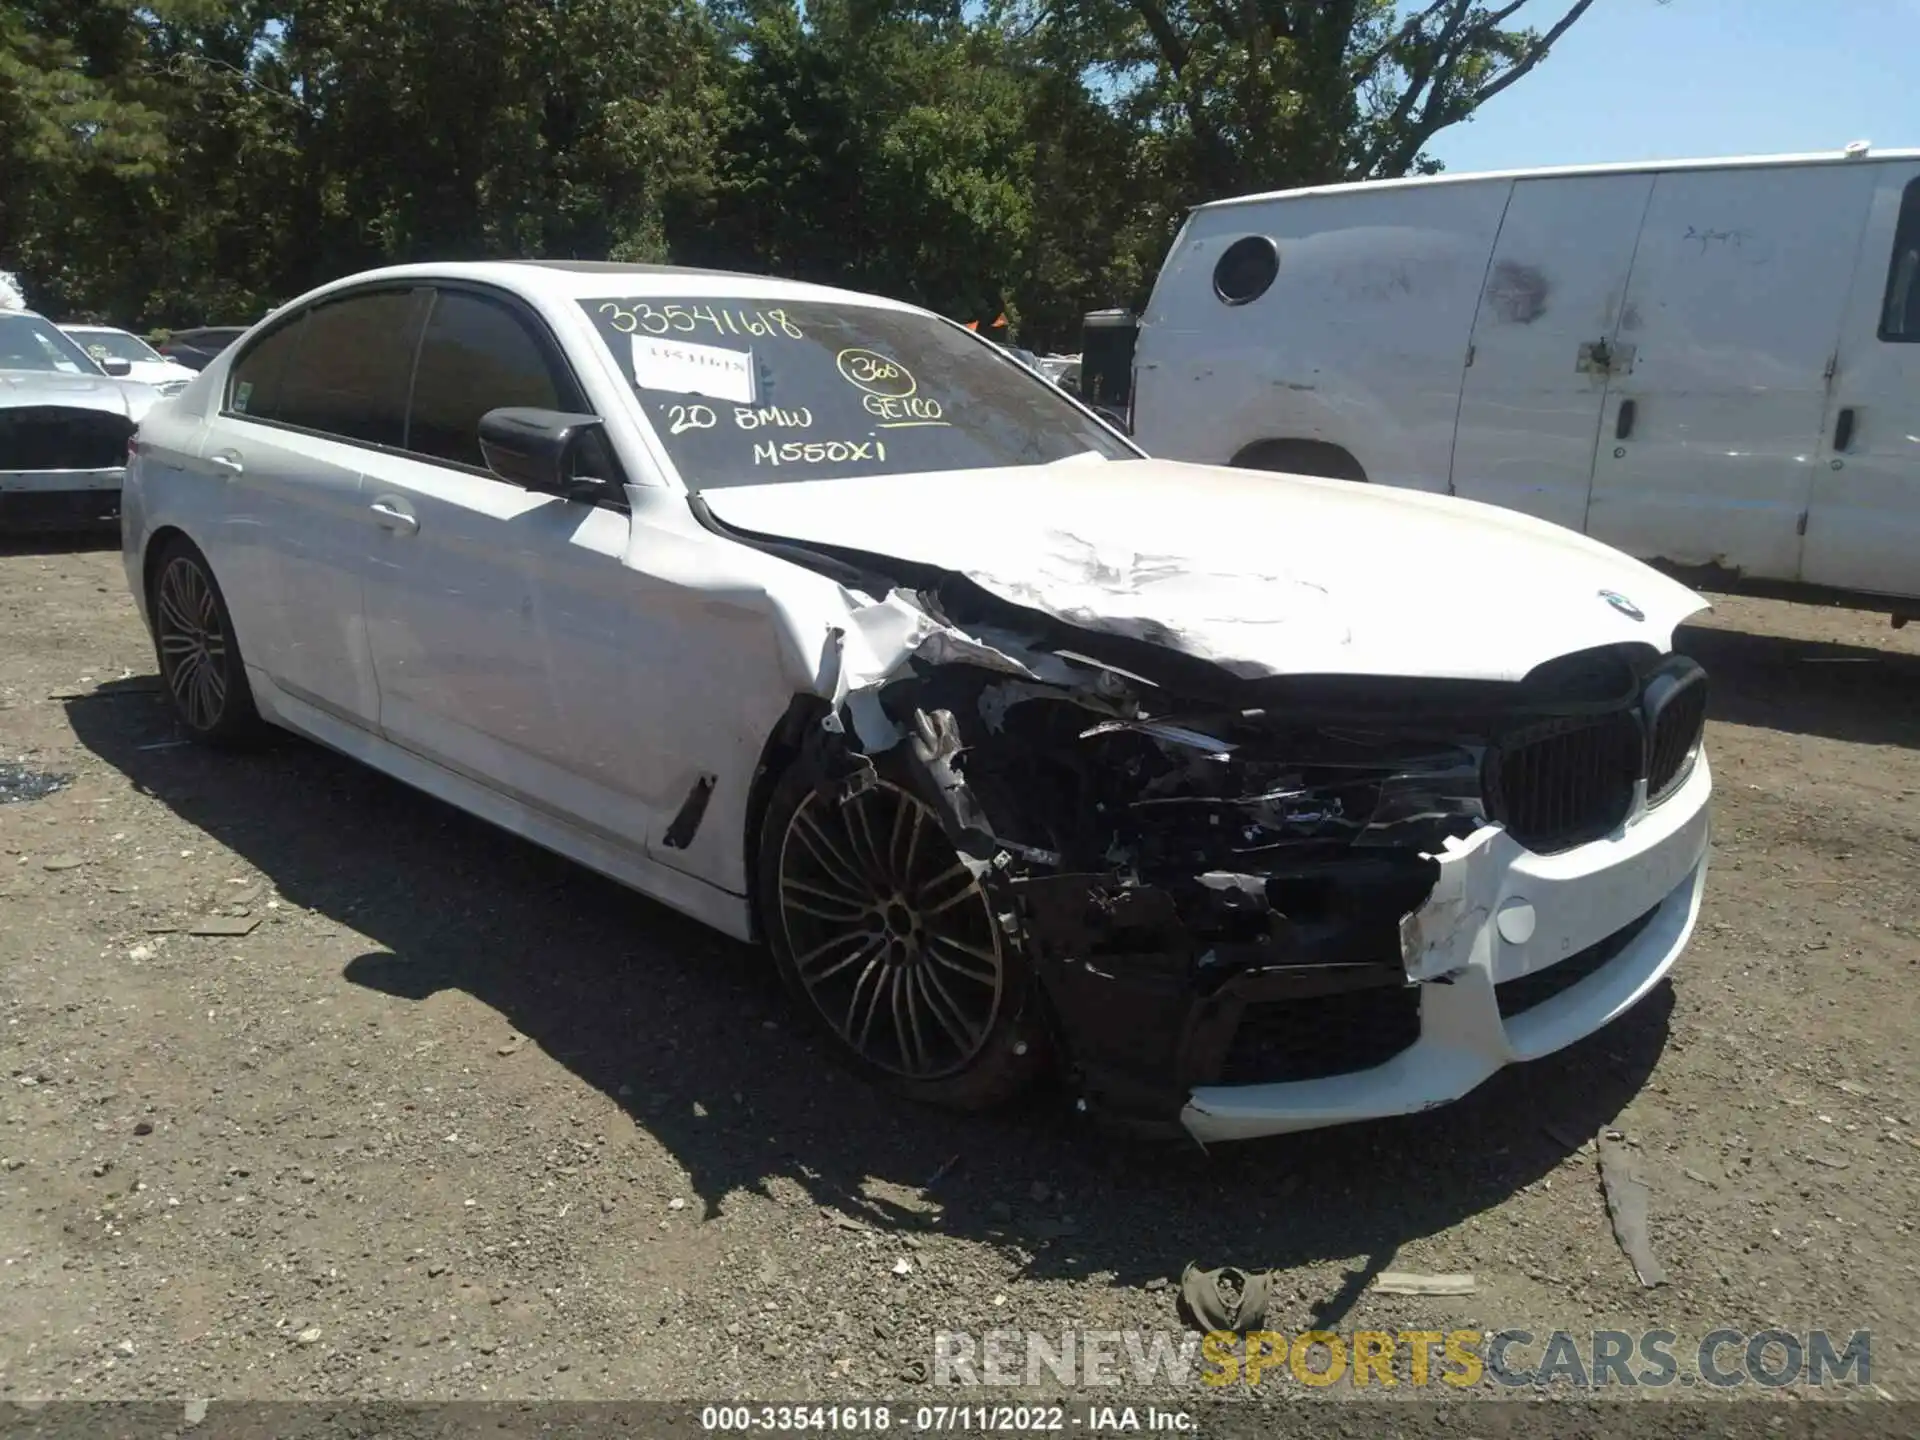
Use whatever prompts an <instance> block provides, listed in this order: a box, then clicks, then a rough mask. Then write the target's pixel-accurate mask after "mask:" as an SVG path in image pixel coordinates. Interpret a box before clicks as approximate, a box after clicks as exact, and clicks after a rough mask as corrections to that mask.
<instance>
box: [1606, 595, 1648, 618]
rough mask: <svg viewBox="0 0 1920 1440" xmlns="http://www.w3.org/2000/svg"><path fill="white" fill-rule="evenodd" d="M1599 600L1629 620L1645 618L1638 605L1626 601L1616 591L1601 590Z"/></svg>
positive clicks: (1625, 598) (1624, 597)
mask: <svg viewBox="0 0 1920 1440" xmlns="http://www.w3.org/2000/svg"><path fill="white" fill-rule="evenodd" d="M1600 598H1601V599H1602V600H1604V601H1606V602H1607V604H1609V605H1611V606H1612V607H1613V608H1614V609H1616V610H1618V611H1619V612H1620V613H1621V614H1622V615H1624V616H1626V617H1627V618H1628V619H1629V620H1644V619H1646V618H1647V617H1646V615H1645V613H1644V612H1642V610H1641V609H1640V607H1639V606H1638V605H1636V604H1634V603H1633V602H1632V601H1631V600H1629V599H1627V597H1626V596H1624V595H1622V594H1621V593H1620V592H1619V591H1618V590H1602V591H1601V592H1600Z"/></svg>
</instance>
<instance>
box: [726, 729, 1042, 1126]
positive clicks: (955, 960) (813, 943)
mask: <svg viewBox="0 0 1920 1440" xmlns="http://www.w3.org/2000/svg"><path fill="white" fill-rule="evenodd" d="M820 780H821V775H820V772H819V771H818V769H817V768H816V766H815V764H814V763H813V762H812V761H811V760H810V759H809V758H808V757H806V756H804V755H803V756H802V757H801V758H800V759H798V760H797V761H795V763H794V764H793V765H792V766H791V767H790V768H789V769H788V770H787V772H786V774H785V775H783V776H782V777H781V779H780V782H779V784H778V785H777V786H776V787H775V789H774V793H773V797H772V800H771V802H770V803H769V805H768V807H767V818H766V823H765V824H764V825H763V826H762V828H761V832H760V846H759V856H758V866H757V870H758V874H757V877H756V878H757V880H758V896H759V901H760V904H759V907H758V908H759V911H760V914H761V916H762V917H763V921H764V925H765V930H766V936H767V944H768V947H769V948H770V949H771V950H772V952H773V958H774V963H775V964H776V966H777V967H778V968H779V971H780V976H781V978H782V980H784V981H785V982H786V985H787V988H788V990H789V991H791V992H792V994H793V996H794V999H795V1000H796V1002H797V1003H798V1004H799V1005H800V1006H801V1008H802V1009H803V1010H805V1012H806V1013H807V1015H808V1017H809V1018H810V1020H811V1021H812V1022H813V1023H814V1024H815V1025H816V1026H817V1027H818V1028H819V1029H820V1030H821V1031H822V1032H823V1033H824V1034H825V1036H826V1037H827V1039H828V1041H829V1043H830V1044H831V1045H832V1047H833V1049H834V1051H835V1053H836V1055H837V1056H838V1057H839V1058H840V1059H841V1060H842V1062H843V1063H845V1064H847V1065H849V1066H850V1067H851V1068H852V1069H854V1070H855V1071H856V1072H858V1073H860V1074H861V1075H863V1076H865V1077H866V1078H868V1079H869V1080H871V1081H873V1082H874V1083H876V1084H878V1085H880V1086H881V1087H883V1088H885V1089H887V1090H891V1091H893V1092H894V1093H896V1094H899V1095H902V1096H905V1097H907V1098H909V1099H913V1100H919V1101H924V1102H928V1103H931V1104H936V1105H942V1106H945V1107H947V1108H949V1109H955V1110H984V1109H988V1108H990V1107H992V1106H995V1105H999V1104H1001V1103H1003V1102H1005V1101H1008V1100H1011V1099H1012V1098H1013V1097H1014V1096H1016V1095H1018V1094H1019V1093H1020V1092H1021V1091H1022V1090H1024V1089H1026V1088H1027V1087H1028V1085H1029V1084H1030V1083H1031V1082H1032V1081H1033V1079H1034V1078H1035V1077H1036V1076H1037V1075H1038V1073H1039V1071H1040V1069H1041V1066H1042V1064H1043V1062H1044V1049H1045V1046H1044V1041H1045V1029H1044V1026H1043V1024H1042V1021H1041V1012H1040V1004H1039V1001H1038V995H1037V990H1036V987H1035V985H1034V982H1033V976H1032V972H1031V970H1030V969H1029V968H1028V965H1027V961H1026V957H1025V955H1024V954H1023V953H1022V951H1021V949H1020V947H1019V946H1018V945H1016V944H1014V943H1013V942H1012V941H1011V940H1010V939H1009V937H1008V936H1006V935H1005V934H1004V933H1003V932H1002V930H1001V927H1000V920H999V917H998V916H997V915H996V914H995V913H994V906H993V904H992V901H991V897H990V896H989V895H988V893H987V891H986V890H985V888H984V887H983V886H982V885H981V884H980V882H979V880H978V879H976V878H975V877H974V875H973V874H972V872H971V871H969V870H968V869H967V867H966V866H965V865H963V864H961V862H960V856H959V853H958V852H957V851H956V850H955V849H954V848H953V846H952V844H951V843H950V842H949V841H948V840H947V837H946V834H945V832H944V831H942V830H941V828H940V823H939V821H938V819H937V818H936V817H935V815H934V813H933V811H932V810H931V809H930V808H928V806H927V805H926V804H925V803H924V802H922V801H921V800H920V799H919V797H918V796H916V795H914V794H912V793H911V792H910V791H908V790H907V789H905V788H903V787H902V786H899V785H896V784H894V783H891V782H889V781H886V780H881V781H879V782H878V783H876V784H874V785H873V786H871V787H870V788H869V789H866V790H864V791H862V792H861V793H859V794H858V795H855V796H852V797H850V798H848V799H846V800H839V799H836V798H834V797H833V796H832V795H831V794H830V793H829V792H828V791H827V790H825V789H823V788H821V787H820Z"/></svg>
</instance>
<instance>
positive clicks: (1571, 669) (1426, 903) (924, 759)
mask: <svg viewBox="0 0 1920 1440" xmlns="http://www.w3.org/2000/svg"><path fill="white" fill-rule="evenodd" d="M781 548H782V550H783V552H784V553H787V554H789V556H790V557H792V556H794V555H795V552H794V551H793V550H790V549H787V547H785V546H782V547H781ZM816 568H821V569H823V570H825V571H827V573H830V574H835V575H836V576H837V578H840V579H841V580H842V582H843V583H845V584H847V585H848V586H849V589H850V590H852V589H856V588H857V590H859V591H863V592H864V593H866V594H885V595H886V596H887V599H886V600H885V601H884V602H883V603H881V604H878V605H875V606H873V607H870V608H868V609H865V610H864V611H863V610H858V609H856V611H855V620H856V625H858V624H860V623H862V622H863V620H864V619H865V618H867V617H873V616H881V617H883V618H884V620H885V623H886V625H887V626H888V627H892V628H895V629H896V630H897V627H898V626H899V625H900V624H901V623H902V621H903V617H904V618H905V621H906V623H907V625H908V630H907V633H906V637H905V643H903V644H902V646H901V656H902V658H901V659H900V660H899V662H898V663H897V664H896V665H895V666H894V667H893V668H892V669H891V670H889V671H888V672H887V673H885V674H883V675H878V676H874V675H871V674H863V675H862V676H860V677H858V679H859V683H850V682H849V680H848V679H847V677H846V676H845V675H842V677H841V679H840V681H839V683H838V684H837V685H836V687H835V691H834V694H833V697H832V703H831V706H830V710H829V713H828V714H827V715H826V716H825V718H824V721H823V724H822V726H821V727H820V728H819V729H818V731H817V733H816V734H815V735H814V736H813V738H812V740H811V742H810V743H811V744H812V745H814V746H815V747H817V754H816V759H818V760H819V761H820V762H821V763H820V765H819V767H818V773H820V774H823V775H825V776H827V777H829V778H828V779H827V780H826V781H825V782H824V787H823V791H824V793H823V795H822V798H823V799H828V800H833V801H838V802H840V803H843V804H844V803H846V802H848V801H849V800H850V799H851V798H852V797H854V796H857V795H858V794H859V793H861V791H862V790H863V789H865V788H868V787H871V786H873V785H875V784H877V783H886V784H890V785H894V786H898V787H901V788H904V789H906V790H908V791H910V792H911V793H912V794H914V795H916V796H917V797H918V798H919V799H920V800H921V801H922V802H923V803H924V804H925V805H926V806H927V807H928V808H929V809H930V810H931V811H932V812H933V814H934V815H936V816H937V817H938V819H939V821H940V823H941V825H942V827H943V828H944V830H945V832H946V835H947V837H948V839H949V840H950V841H951V842H952V844H953V846H954V848H955V849H956V850H957V851H958V853H959V854H960V856H961V857H962V860H963V863H964V864H965V865H966V866H967V868H968V869H970V870H971V871H972V872H973V873H974V875H975V877H976V878H977V879H978V880H979V881H980V883H981V885H982V886H983V888H984V889H985V890H986V891H987V893H988V894H989V895H990V896H991V901H992V906H993V909H994V912H995V914H996V915H997V917H998V920H999V924H1000V928H1001V930H1002V932H1003V934H1004V937H1005V942H1006V943H1008V944H1011V945H1015V946H1018V947H1020V948H1021V949H1022V951H1023V952H1024V954H1025V956H1026V959H1027V961H1028V965H1029V968H1030V969H1031V971H1032V973H1033V974H1034V975H1035V977H1036V978H1037V980H1038V982H1039V986H1040V989H1041V991H1042V992H1043V994H1044V1001H1045V1004H1046V1006H1047V1008H1048V1011H1049V1016H1050V1020H1051V1022H1052V1024H1053V1026H1054V1028H1055V1031H1056V1034H1057V1038H1058V1041H1059V1048H1060V1049H1061V1051H1062V1053H1063V1054H1064V1056H1065V1058H1066V1061H1067V1064H1068V1066H1069V1069H1070V1071H1071V1073H1072V1076H1073V1080H1074V1083H1075V1085H1076V1086H1077V1089H1078V1093H1079V1096H1080V1099H1081V1105H1082V1108H1084V1109H1087V1110H1091V1111H1096V1112H1098V1113H1099V1114H1100V1115H1101V1116H1103V1117H1104V1118H1106V1119H1108V1120H1109V1121H1113V1122H1118V1123H1120V1124H1122V1125H1125V1126H1127V1127H1129V1128H1134V1129H1138V1130H1141V1131H1143V1132H1174V1131H1177V1130H1178V1129H1179V1128H1180V1125H1181V1116H1182V1111H1183V1108H1184V1107H1185V1106H1186V1105H1187V1104H1188V1101H1189V1097H1190V1096H1192V1095H1193V1094H1194V1093H1195V1092H1197V1091H1202V1090H1205V1089H1207V1088H1208V1087H1215V1086H1268V1085H1276V1084H1285V1083H1288V1082H1294V1081H1313V1080H1321V1079H1326V1078H1328V1077H1333V1076H1342V1075H1350V1074H1354V1073H1356V1072H1361V1071H1367V1070H1370V1069H1372V1068H1373V1067H1377V1066H1381V1065H1384V1064H1386V1063H1387V1062H1389V1061H1391V1060H1392V1059H1393V1058H1394V1057H1395V1056H1396V1055H1399V1054H1400V1053H1401V1052H1403V1051H1405V1050H1406V1049H1407V1048H1408V1047H1410V1046H1411V1045H1413V1044H1414V1042H1415V1041H1416V1040H1418V1039H1419V1037H1420V1034H1421V1024H1422V1019H1421V1014H1422V1001H1421V992H1422V990H1423V989H1424V988H1426V987H1428V986H1433V985H1446V984H1449V983H1451V981H1452V979H1453V978H1454V976H1455V975H1456V974H1457V973H1459V972H1460V971H1461V969H1462V967H1463V966H1464V965H1465V963H1466V947H1468V946H1470V945H1471V944H1472V942H1473V937H1474V936H1475V935H1476V934H1477V933H1479V932H1480V931H1481V930H1483V929H1484V928H1485V926H1486V925H1487V923H1488V907H1489V905H1490V904H1491V903H1493V902H1491V901H1487V900H1486V899H1485V898H1484V897H1478V896H1476V895H1475V894H1474V893H1473V882H1472V880H1471V878H1470V876H1469V873H1468V870H1467V869H1466V868H1465V866H1464V862H1462V863H1455V862H1456V860H1457V859H1458V858H1459V857H1464V856H1466V855H1467V854H1468V853H1469V852H1470V851H1471V850H1472V849H1473V847H1474V846H1475V844H1476V843H1479V842H1480V841H1482V840H1484V838H1485V837H1488V836H1491V835H1497V834H1503V835H1506V836H1511V837H1512V838H1514V839H1516V840H1518V841H1519V843H1520V844H1522V845H1524V846H1525V847H1526V848H1527V849H1528V850H1529V851H1530V852H1532V853H1533V854H1536V855H1546V856H1550V855H1555V854H1559V853H1561V852H1565V851H1569V850H1572V849H1574V848H1577V847H1579V846H1582V845H1586V844H1588V843H1589V842H1592V841H1595V840H1598V839H1602V838H1604V837H1607V836H1609V835H1612V834H1616V833H1617V832H1619V831H1620V829H1621V827H1622V826H1624V825H1625V824H1626V823H1627V822H1628V819H1629V816H1630V815H1632V814H1634V813H1636V811H1644V809H1645V808H1646V807H1647V805H1648V804H1649V803H1650V802H1652V803H1657V802H1658V801H1659V800H1660V799H1662V798H1664V796H1665V795H1666V794H1669V793H1671V792H1672V791H1673V789H1674V788H1675V787H1676V786H1677V785H1678V784H1679V783H1680V781H1681V780H1683V779H1684V778H1685V773H1686V771H1687V770H1688V769H1689V768H1690V767H1691V765H1692V763H1693V759H1694V756H1695V755H1696V754H1697V752H1698V748H1699V738H1700V731H1701V727H1702V723H1703V720H1704V713H1705V711H1704V694H1705V692H1704V676H1703V674H1702V673H1701V672H1700V670H1699V668H1698V667H1697V666H1695V665H1694V664H1693V663H1692V662H1691V661H1689V660H1686V659H1684V658H1682V657H1678V656H1663V655H1662V654H1661V653H1660V652H1659V651H1658V650H1656V649H1655V648H1654V647H1653V646H1650V645H1645V644H1629V645H1620V646H1615V647H1607V648H1602V649H1596V650H1588V651H1584V652H1581V653H1577V654H1572V655H1567V656H1564V657H1561V658H1559V659H1556V660H1553V661H1551V662H1549V663H1547V664H1545V665H1542V666H1540V667H1538V668H1537V669H1536V670H1535V671H1534V672H1533V673H1531V674H1529V675H1528V676H1527V677H1526V678H1525V679H1524V680H1522V681H1520V682H1518V683H1513V684H1506V683H1498V682H1488V681H1451V680H1432V679H1404V678H1396V677H1354V676H1317V677H1316V676H1303V677H1302V676H1280V677H1267V678H1262V679H1247V678H1243V677H1239V676H1235V675H1232V674H1230V673H1228V672H1227V671H1226V670H1224V669H1222V668H1220V667H1219V666H1217V665H1215V664H1213V663H1211V662H1209V661H1204V660H1199V659H1196V658H1194V657H1192V656H1190V655H1186V654H1183V653H1180V652H1178V651H1176V650H1173V649H1170V648H1166V647H1161V646H1157V645H1155V644H1153V643H1151V642H1149V641H1145V640H1141V639H1138V638H1135V637H1121V636H1116V635H1113V634H1108V633H1095V632H1092V631H1088V630H1085V629H1081V628H1078V627H1075V626H1073V625H1070V624H1067V623H1065V622H1062V621H1059V620H1057V619H1054V618H1052V617H1048V616H1045V615H1040V614H1038V613H1036V612H1034V611H1032V610H1029V609H1026V608H1024V607H1020V606H1017V605H1013V604H1011V603H1009V602H1007V601H1005V600H1003V599H1000V598H999V597H996V596H994V595H992V594H990V593H988V592H986V591H984V590H983V589H981V588H980V587H978V586H977V585H975V584H973V583H972V582H971V581H969V580H967V579H965V578H964V577H959V576H955V575H952V574H948V573H944V572H933V571H928V570H925V569H919V570H916V569H915V568H914V567H911V566H907V565H904V564H900V563H898V562H892V561H888V560H885V559H882V558H880V557H872V556H863V555H854V554H849V553H844V552H843V553H840V554H837V555H825V556H818V557H816ZM842 640H844V637H842V636H836V642H837V643H838V642H840V641H842ZM1631 918H1632V917H1622V920H1623V922H1624V921H1625V920H1628V919H1631Z"/></svg>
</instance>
